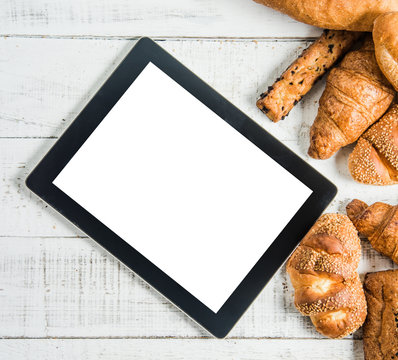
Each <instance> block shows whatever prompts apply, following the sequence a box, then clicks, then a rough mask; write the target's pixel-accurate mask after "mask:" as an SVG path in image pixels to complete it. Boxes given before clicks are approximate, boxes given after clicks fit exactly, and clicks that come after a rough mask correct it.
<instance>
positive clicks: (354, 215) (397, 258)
mask: <svg viewBox="0 0 398 360" xmlns="http://www.w3.org/2000/svg"><path fill="white" fill-rule="evenodd" d="M346 210H347V215H348V217H349V218H350V219H351V221H352V222H353V224H354V226H355V227H356V228H357V230H358V231H359V232H360V233H361V234H362V235H364V236H366V237H367V238H368V240H369V242H370V244H371V245H372V247H373V248H374V249H375V250H376V251H378V252H379V253H381V254H383V255H386V256H388V257H389V258H390V259H392V260H393V261H394V262H395V263H397V264H398V205H396V206H392V205H389V204H385V203H382V202H376V203H374V204H373V205H371V206H368V205H367V204H366V203H364V202H363V201H360V200H357V199H355V200H352V201H351V202H350V203H349V204H348V205H347V207H346ZM397 310H398V309H397Z"/></svg>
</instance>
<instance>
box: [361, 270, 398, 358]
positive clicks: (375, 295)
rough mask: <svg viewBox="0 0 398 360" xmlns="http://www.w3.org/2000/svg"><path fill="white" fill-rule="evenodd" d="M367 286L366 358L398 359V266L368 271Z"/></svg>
mask: <svg viewBox="0 0 398 360" xmlns="http://www.w3.org/2000/svg"><path fill="white" fill-rule="evenodd" d="M364 288H365V294H366V300H367V303H368V316H367V318H366V322H365V324H364V327H363V348H364V353H365V360H385V359H389V360H390V359H398V331H397V328H398V270H388V271H379V272H375V273H368V274H366V277H365V284H364Z"/></svg>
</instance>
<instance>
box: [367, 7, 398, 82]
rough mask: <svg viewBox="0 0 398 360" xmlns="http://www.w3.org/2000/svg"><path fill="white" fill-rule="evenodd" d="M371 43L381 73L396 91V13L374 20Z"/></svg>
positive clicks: (397, 58)
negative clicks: (372, 42) (373, 45)
mask: <svg viewBox="0 0 398 360" xmlns="http://www.w3.org/2000/svg"><path fill="white" fill-rule="evenodd" d="M373 41H374V43H375V53H376V59H377V63H378V64H379V66H380V69H381V71H382V72H383V74H384V75H385V77H386V78H387V79H388V81H389V82H390V83H391V84H392V85H393V86H394V88H395V90H398V12H392V13H387V14H383V15H380V16H379V17H378V18H377V19H376V20H375V22H374V27H373Z"/></svg>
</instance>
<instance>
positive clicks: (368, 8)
mask: <svg viewBox="0 0 398 360" xmlns="http://www.w3.org/2000/svg"><path fill="white" fill-rule="evenodd" d="M254 1H255V2H257V3H259V4H263V5H265V6H268V7H271V8H273V9H275V10H277V11H280V12H282V13H284V14H287V15H289V16H290V17H292V18H294V19H296V20H298V21H301V22H304V23H306V24H309V25H314V26H318V27H321V28H325V29H334V30H351V31H372V28H373V22H374V20H375V19H376V18H377V17H378V16H379V15H381V14H384V13H387V12H392V11H398V0H318V1H313V0H254Z"/></svg>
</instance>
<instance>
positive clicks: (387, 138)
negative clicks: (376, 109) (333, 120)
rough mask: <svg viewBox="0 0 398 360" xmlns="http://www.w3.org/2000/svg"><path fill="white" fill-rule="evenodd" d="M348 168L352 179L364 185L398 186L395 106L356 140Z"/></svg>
mask: <svg viewBox="0 0 398 360" xmlns="http://www.w3.org/2000/svg"><path fill="white" fill-rule="evenodd" d="M348 168H349V170H350V173H351V176H352V177H353V179H354V180H356V181H358V182H361V183H364V184H369V185H392V184H396V183H398V105H393V106H392V107H391V108H390V109H389V110H388V112H387V113H386V114H385V115H384V116H383V117H382V118H381V119H380V120H379V121H378V122H377V123H376V124H374V125H372V127H370V128H369V129H368V130H367V131H366V132H365V133H364V134H363V135H362V136H361V137H360V138H359V141H358V143H357V145H356V146H355V148H354V150H353V151H352V153H351V154H350V156H349V158H348Z"/></svg>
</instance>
